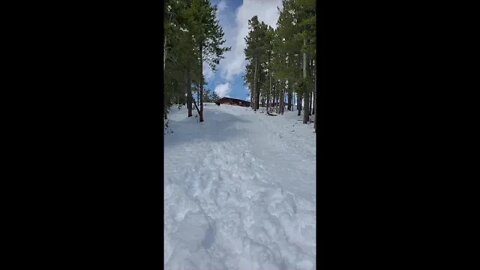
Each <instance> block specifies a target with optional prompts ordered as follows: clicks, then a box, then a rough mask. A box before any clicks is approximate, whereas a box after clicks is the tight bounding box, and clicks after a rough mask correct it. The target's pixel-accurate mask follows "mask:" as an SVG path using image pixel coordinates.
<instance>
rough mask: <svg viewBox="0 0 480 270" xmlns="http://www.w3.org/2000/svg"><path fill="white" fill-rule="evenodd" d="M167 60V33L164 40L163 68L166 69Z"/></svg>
mask: <svg viewBox="0 0 480 270" xmlns="http://www.w3.org/2000/svg"><path fill="white" fill-rule="evenodd" d="M166 60H167V35H165V40H164V41H163V70H165V62H166Z"/></svg>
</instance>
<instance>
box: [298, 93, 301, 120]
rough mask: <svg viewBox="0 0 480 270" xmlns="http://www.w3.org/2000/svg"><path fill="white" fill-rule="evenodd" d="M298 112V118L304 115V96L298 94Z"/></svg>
mask: <svg viewBox="0 0 480 270" xmlns="http://www.w3.org/2000/svg"><path fill="white" fill-rule="evenodd" d="M297 110H298V116H300V115H301V114H302V94H300V93H297Z"/></svg>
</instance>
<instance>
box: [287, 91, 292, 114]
mask: <svg viewBox="0 0 480 270" xmlns="http://www.w3.org/2000/svg"><path fill="white" fill-rule="evenodd" d="M287 100H288V101H287V110H289V111H291V110H292V93H291V92H290V91H289V92H288V99H287Z"/></svg>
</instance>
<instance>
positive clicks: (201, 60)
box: [200, 44, 203, 122]
mask: <svg viewBox="0 0 480 270" xmlns="http://www.w3.org/2000/svg"><path fill="white" fill-rule="evenodd" d="M202 49H203V48H202V44H200V122H203V55H202Z"/></svg>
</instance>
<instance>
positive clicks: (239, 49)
mask: <svg viewBox="0 0 480 270" xmlns="http://www.w3.org/2000/svg"><path fill="white" fill-rule="evenodd" d="M210 2H211V3H212V4H213V5H217V7H218V10H217V12H218V13H217V19H218V20H219V21H220V25H221V26H222V28H223V31H224V32H225V36H224V38H225V40H226V42H225V44H224V45H225V46H228V47H232V50H231V51H229V52H227V53H226V54H225V58H224V59H222V60H221V61H220V64H219V65H218V66H217V70H216V71H215V72H212V71H211V70H210V68H209V67H208V65H207V64H204V75H205V78H206V80H207V82H208V86H207V88H208V89H210V90H214V91H215V92H216V93H217V95H219V96H220V97H224V96H228V97H233V98H238V99H248V100H249V91H248V89H247V87H246V86H245V85H244V84H243V78H242V76H243V75H244V74H245V64H246V63H245V54H244V52H243V50H244V49H245V37H246V36H247V34H248V20H249V19H251V18H252V17H253V16H255V15H257V16H258V19H259V21H264V22H265V23H266V24H268V25H270V26H272V27H273V28H276V24H277V20H278V16H279V12H278V10H277V7H280V8H282V0H210Z"/></svg>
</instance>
